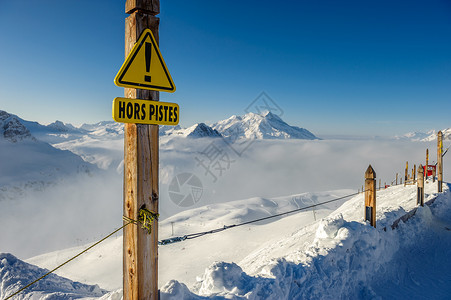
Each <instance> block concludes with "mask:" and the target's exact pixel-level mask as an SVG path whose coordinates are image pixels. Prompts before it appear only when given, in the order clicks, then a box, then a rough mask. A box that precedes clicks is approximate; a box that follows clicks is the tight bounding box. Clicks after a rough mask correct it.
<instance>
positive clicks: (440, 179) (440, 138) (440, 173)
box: [437, 131, 443, 193]
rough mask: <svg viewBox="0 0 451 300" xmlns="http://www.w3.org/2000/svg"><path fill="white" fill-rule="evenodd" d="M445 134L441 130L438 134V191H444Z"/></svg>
mask: <svg viewBox="0 0 451 300" xmlns="http://www.w3.org/2000/svg"><path fill="white" fill-rule="evenodd" d="M442 153H443V134H442V131H439V132H438V134H437V173H438V175H437V177H438V178H437V181H438V192H439V193H441V192H442V182H443V157H442Z"/></svg>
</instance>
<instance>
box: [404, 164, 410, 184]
mask: <svg viewBox="0 0 451 300" xmlns="http://www.w3.org/2000/svg"><path fill="white" fill-rule="evenodd" d="M408 170H409V162H408V161H406V174H405V176H404V186H406V184H407V180H408V179H409V175H408V174H407V173H408Z"/></svg>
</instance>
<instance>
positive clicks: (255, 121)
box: [211, 112, 318, 140]
mask: <svg viewBox="0 0 451 300" xmlns="http://www.w3.org/2000/svg"><path fill="white" fill-rule="evenodd" d="M211 127H212V128H213V129H216V130H217V131H219V132H220V133H221V134H222V135H223V136H224V137H226V138H231V139H232V140H236V139H241V138H246V139H307V140H314V139H318V138H317V137H316V136H315V135H314V134H313V133H311V132H310V131H308V130H307V129H304V128H299V127H297V126H290V125H288V124H287V123H285V122H284V121H283V120H282V119H281V118H279V117H278V116H276V115H274V114H273V113H271V112H266V113H263V114H255V113H248V114H245V115H244V116H242V117H241V116H235V115H234V116H231V117H230V118H228V119H226V120H223V121H219V122H217V123H215V124H213V125H212V126H211Z"/></svg>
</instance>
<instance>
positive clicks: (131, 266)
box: [123, 0, 160, 300]
mask: <svg viewBox="0 0 451 300" xmlns="http://www.w3.org/2000/svg"><path fill="white" fill-rule="evenodd" d="M125 12H126V13H128V14H130V16H129V17H127V18H126V19H125V57H127V56H128V54H129V53H130V51H131V49H132V48H133V45H134V44H135V43H136V41H137V40H138V38H139V36H140V34H141V33H142V32H143V31H144V29H147V28H149V29H151V30H152V33H153V35H154V36H155V39H156V41H157V42H158V40H159V34H158V27H159V22H160V19H159V18H158V17H155V15H157V14H159V12H160V1H159V0H126V2H125ZM125 97H126V98H131V99H143V100H154V101H158V100H159V92H157V91H148V90H140V89H132V88H126V89H125ZM158 151H159V146H158V125H144V124H125V128H124V216H125V217H128V218H131V219H134V220H137V219H138V215H139V210H140V209H142V208H146V209H147V210H150V211H151V212H154V213H158V197H159V196H158V195H159V191H158V163H159V153H158ZM123 288H124V289H123V299H124V300H138V299H139V300H141V299H146V300H147V299H152V300H156V299H158V222H157V220H154V221H153V223H152V232H151V233H150V234H148V233H147V231H146V230H145V229H142V228H141V226H136V225H129V226H127V227H125V229H124V246H123Z"/></svg>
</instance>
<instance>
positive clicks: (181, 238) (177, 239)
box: [158, 192, 360, 245]
mask: <svg viewBox="0 0 451 300" xmlns="http://www.w3.org/2000/svg"><path fill="white" fill-rule="evenodd" d="M358 194H360V193H359V192H357V193H354V194H350V195H346V196H343V197H339V198H336V199H332V200H328V201H325V202H321V203H317V204H313V205H310V206H306V207H302V208H298V209H294V210H290V211H287V212H283V213H280V214H275V215H271V216H267V217H263V218H259V219H255V220H252V221H247V222H243V223H239V224H234V225H224V227H221V228H216V229H213V230H209V231H202V232H197V233H191V234H186V235H184V236H178V237H173V238H169V239H164V240H161V241H159V242H158V244H159V245H168V244H172V243H176V242H182V241H185V240H191V239H195V238H198V237H201V236H204V235H207V234H213V233H218V232H221V231H224V230H227V229H230V228H236V227H240V226H244V225H248V224H252V223H255V222H260V221H264V220H268V219H271V218H277V217H280V216H284V215H288V214H291V213H294V212H298V211H302V210H306V209H309V208H313V207H317V206H320V205H324V204H328V203H331V202H335V201H338V200H342V199H345V198H348V197H352V196H356V195H358Z"/></svg>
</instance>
